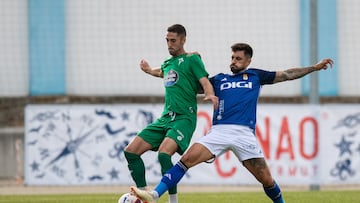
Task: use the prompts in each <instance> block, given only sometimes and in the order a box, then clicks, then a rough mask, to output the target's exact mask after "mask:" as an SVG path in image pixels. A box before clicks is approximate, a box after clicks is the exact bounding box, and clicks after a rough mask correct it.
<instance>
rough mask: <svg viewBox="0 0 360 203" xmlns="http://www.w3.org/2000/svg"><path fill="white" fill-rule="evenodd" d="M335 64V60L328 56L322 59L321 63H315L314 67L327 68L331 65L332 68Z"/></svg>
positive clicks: (317, 68) (318, 68)
mask: <svg viewBox="0 0 360 203" xmlns="http://www.w3.org/2000/svg"><path fill="white" fill-rule="evenodd" d="M333 64H334V61H333V60H332V59H329V58H326V59H323V60H321V61H320V62H319V63H317V64H315V65H314V67H315V68H316V70H321V69H324V70H326V69H327V68H328V66H330V68H332V65H333Z"/></svg>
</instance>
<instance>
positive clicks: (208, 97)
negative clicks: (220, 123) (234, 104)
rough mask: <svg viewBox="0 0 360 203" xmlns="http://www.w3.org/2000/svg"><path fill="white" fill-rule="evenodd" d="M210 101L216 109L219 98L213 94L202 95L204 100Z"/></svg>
mask: <svg viewBox="0 0 360 203" xmlns="http://www.w3.org/2000/svg"><path fill="white" fill-rule="evenodd" d="M209 100H210V101H211V102H212V103H213V107H214V109H217V108H218V107H219V98H218V97H217V96H215V95H208V96H206V95H205V97H204V101H209Z"/></svg>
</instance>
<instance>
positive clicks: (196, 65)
mask: <svg viewBox="0 0 360 203" xmlns="http://www.w3.org/2000/svg"><path fill="white" fill-rule="evenodd" d="M189 57H190V60H191V61H190V63H191V67H192V71H193V73H194V75H195V77H196V78H197V79H198V80H200V78H202V77H208V76H209V74H208V72H207V71H206V70H205V65H204V63H203V61H202V60H201V58H200V57H199V55H197V54H193V55H191V56H189Z"/></svg>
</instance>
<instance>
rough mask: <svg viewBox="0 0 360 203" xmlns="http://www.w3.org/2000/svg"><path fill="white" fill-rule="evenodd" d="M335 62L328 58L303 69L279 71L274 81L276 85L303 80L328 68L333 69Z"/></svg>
mask: <svg viewBox="0 0 360 203" xmlns="http://www.w3.org/2000/svg"><path fill="white" fill-rule="evenodd" d="M333 64H334V61H333V60H332V59H329V58H326V59H323V60H321V61H320V62H319V63H317V64H315V65H312V66H309V67H302V68H290V69H287V70H284V71H277V72H276V75H275V79H274V83H278V82H284V81H287V80H295V79H298V78H301V77H303V76H305V75H307V74H309V73H312V72H314V71H319V70H322V69H324V70H326V69H327V68H328V66H330V67H332V65H333Z"/></svg>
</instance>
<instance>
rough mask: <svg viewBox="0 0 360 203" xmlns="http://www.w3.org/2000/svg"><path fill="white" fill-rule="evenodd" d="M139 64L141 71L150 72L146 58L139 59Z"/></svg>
mask: <svg viewBox="0 0 360 203" xmlns="http://www.w3.org/2000/svg"><path fill="white" fill-rule="evenodd" d="M139 65H140V68H141V70H142V71H144V72H145V73H148V74H150V72H151V67H150V65H149V63H148V62H147V61H146V60H144V59H142V60H141V61H140V64H139Z"/></svg>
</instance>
